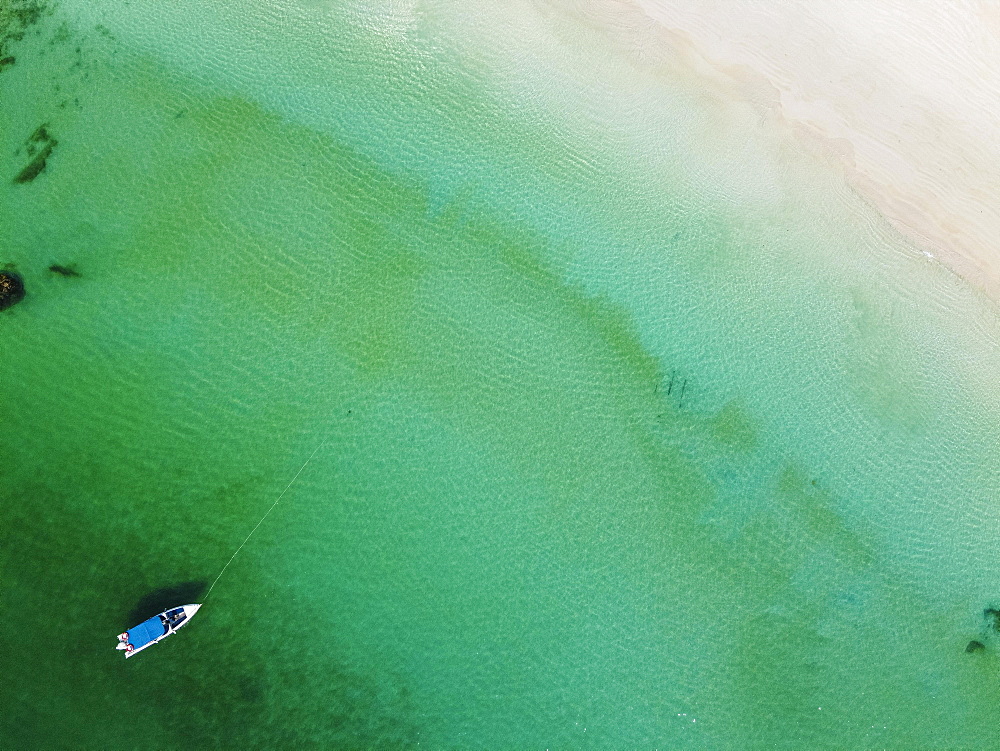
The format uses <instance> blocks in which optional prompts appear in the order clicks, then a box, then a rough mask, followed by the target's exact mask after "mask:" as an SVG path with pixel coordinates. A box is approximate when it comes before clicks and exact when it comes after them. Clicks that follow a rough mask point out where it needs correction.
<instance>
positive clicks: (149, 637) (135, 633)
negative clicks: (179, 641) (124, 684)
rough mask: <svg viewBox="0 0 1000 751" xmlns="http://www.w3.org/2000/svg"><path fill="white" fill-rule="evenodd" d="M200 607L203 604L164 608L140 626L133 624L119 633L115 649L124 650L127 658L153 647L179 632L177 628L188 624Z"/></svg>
mask: <svg viewBox="0 0 1000 751" xmlns="http://www.w3.org/2000/svg"><path fill="white" fill-rule="evenodd" d="M200 607H201V605H181V606H180V607H176V608H170V610H164V611H163V612H162V613H160V614H159V615H154V616H153V617H152V618H148V619H146V620H145V621H143V622H142V623H140V624H139V625H138V626H133V627H132V628H130V629H129V630H128V631H126V632H124V633H121V634H118V644H117V645H116V646H115V649H120V650H123V651H124V652H125V657H126V658H129V657H131V656H132V655H136V654H139V652H141V651H142V650H144V649H145V648H146V647H151V646H153V645H154V644H156V643H157V642H159V641H163V640H164V639H166V638H167V637H168V636H170V635H171V634H175V633H177V629H179V628H180V627H181V626H185V625H187V623H188V622H189V621H190V620H191V618H192V616H193V615H194V614H195V613H197V612H198V608H200Z"/></svg>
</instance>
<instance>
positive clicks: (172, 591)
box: [128, 581, 208, 623]
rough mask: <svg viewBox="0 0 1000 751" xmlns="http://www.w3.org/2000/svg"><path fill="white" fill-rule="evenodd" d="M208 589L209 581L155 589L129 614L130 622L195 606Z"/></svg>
mask: <svg viewBox="0 0 1000 751" xmlns="http://www.w3.org/2000/svg"><path fill="white" fill-rule="evenodd" d="M206 589H208V582H207V581H191V582H183V583H181V584H174V585H172V586H170V587H160V588H159V589H154V590H153V591H152V592H150V593H149V594H147V595H144V596H143V597H142V599H140V600H139V602H137V603H136V604H135V607H134V608H132V610H131V611H130V612H129V616H128V618H129V620H128V622H129V623H139V622H140V621H144V620H146V619H147V618H152V617H153V616H154V615H157V614H158V613H162V612H163V611H164V610H166V609H167V608H172V607H176V606H177V605H190V604H195V603H197V602H198V600H199V598H200V597H201V596H202V595H203V594H204V593H205V590H206Z"/></svg>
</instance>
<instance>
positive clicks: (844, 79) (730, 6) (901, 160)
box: [582, 0, 1000, 299]
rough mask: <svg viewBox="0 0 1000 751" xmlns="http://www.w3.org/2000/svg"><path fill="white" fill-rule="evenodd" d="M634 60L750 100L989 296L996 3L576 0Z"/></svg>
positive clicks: (999, 288)
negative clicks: (591, 0) (587, 0)
mask: <svg viewBox="0 0 1000 751" xmlns="http://www.w3.org/2000/svg"><path fill="white" fill-rule="evenodd" d="M582 11H583V13H584V14H586V15H587V16H588V17H589V18H590V19H591V21H593V22H594V23H595V24H597V25H599V26H601V27H603V28H604V29H606V30H609V31H610V33H612V34H613V35H615V36H617V37H618V40H619V41H620V42H622V43H624V44H626V45H628V46H629V47H630V48H631V50H632V52H633V53H634V54H635V56H636V57H637V58H640V59H642V60H644V61H646V62H650V61H651V62H652V63H653V64H654V65H655V66H666V67H667V68H668V69H669V70H670V72H671V73H673V74H676V73H681V74H687V75H691V76H694V77H697V78H698V79H700V81H699V83H700V85H702V86H703V87H704V88H705V89H706V90H714V91H716V92H720V93H722V94H723V95H724V96H733V97H736V98H738V99H742V100H744V101H746V102H750V103H752V104H753V105H755V106H756V107H757V108H759V110H760V112H761V115H762V117H765V118H768V119H769V120H772V121H774V122H776V123H778V124H780V125H782V126H784V127H785V128H786V129H787V130H788V131H789V132H790V133H794V135H795V137H796V138H797V139H798V140H799V141H800V142H801V143H803V144H805V145H806V146H807V147H809V148H810V149H813V150H814V151H816V152H817V153H818V154H820V155H822V156H823V157H825V158H827V159H829V160H830V161H831V163H832V164H833V165H834V166H836V167H837V168H839V169H842V170H843V173H844V176H845V179H846V180H847V181H848V183H849V185H850V186H851V187H852V188H853V189H854V190H856V191H857V193H858V194H860V195H861V196H862V197H863V198H864V199H865V200H866V201H867V202H869V203H870V204H871V205H873V206H874V207H875V208H876V209H877V210H878V211H880V212H881V213H882V214H883V215H884V216H885V217H886V218H887V219H888V220H889V221H890V222H891V224H892V225H893V226H894V227H896V228H897V229H898V230H899V231H900V232H902V233H904V234H905V235H907V236H908V237H909V238H911V239H912V241H913V242H914V244H915V245H916V247H917V248H919V249H920V250H921V251H922V252H924V253H925V254H929V255H931V256H933V257H934V258H936V259H938V260H940V261H941V262H943V263H945V264H946V265H947V266H949V267H950V268H951V269H953V270H954V271H955V272H957V273H958V274H959V275H961V276H962V277H964V278H965V279H967V280H968V281H969V282H970V283H972V284H973V285H975V286H977V287H979V288H981V289H982V290H984V291H985V292H986V293H987V294H988V295H989V296H990V297H992V298H993V299H998V298H1000V246H998V243H997V239H996V238H997V237H1000V210H998V205H1000V203H998V200H997V199H998V197H1000V119H998V118H997V117H996V114H995V113H996V110H997V103H998V102H1000V9H998V8H997V6H995V5H991V4H989V3H985V2H971V1H970V2H959V3H940V2H909V1H904V0H879V1H878V2H852V1H846V2H845V1H841V2H835V3H822V4H818V5H817V4H815V3H771V2H760V1H759V0H739V2H726V3H717V2H711V1H710V0H685V2H680V1H679V0H624V1H622V0H613V1H612V2H598V3H591V4H585V5H584V6H582Z"/></svg>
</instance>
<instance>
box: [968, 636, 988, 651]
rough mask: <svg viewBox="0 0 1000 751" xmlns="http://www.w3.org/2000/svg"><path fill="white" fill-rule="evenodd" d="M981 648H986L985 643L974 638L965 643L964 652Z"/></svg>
mask: <svg viewBox="0 0 1000 751" xmlns="http://www.w3.org/2000/svg"><path fill="white" fill-rule="evenodd" d="M983 649H986V645H985V644H983V643H982V642H981V641H976V640H975V639H973V640H972V641H970V642H969V643H968V644H966V645H965V651H966V652H979V651H981V650H983Z"/></svg>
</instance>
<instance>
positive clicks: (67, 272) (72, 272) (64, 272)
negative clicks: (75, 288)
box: [49, 263, 80, 277]
mask: <svg viewBox="0 0 1000 751" xmlns="http://www.w3.org/2000/svg"><path fill="white" fill-rule="evenodd" d="M49 271H51V272H52V273H53V274H58V275H59V276H65V277H78V276H80V272H79V271H77V270H76V269H75V268H73V267H72V266H60V265H59V264H58V263H54V264H52V265H51V266H49Z"/></svg>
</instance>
